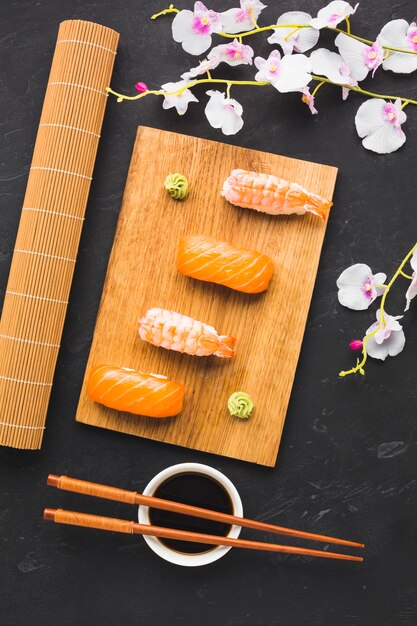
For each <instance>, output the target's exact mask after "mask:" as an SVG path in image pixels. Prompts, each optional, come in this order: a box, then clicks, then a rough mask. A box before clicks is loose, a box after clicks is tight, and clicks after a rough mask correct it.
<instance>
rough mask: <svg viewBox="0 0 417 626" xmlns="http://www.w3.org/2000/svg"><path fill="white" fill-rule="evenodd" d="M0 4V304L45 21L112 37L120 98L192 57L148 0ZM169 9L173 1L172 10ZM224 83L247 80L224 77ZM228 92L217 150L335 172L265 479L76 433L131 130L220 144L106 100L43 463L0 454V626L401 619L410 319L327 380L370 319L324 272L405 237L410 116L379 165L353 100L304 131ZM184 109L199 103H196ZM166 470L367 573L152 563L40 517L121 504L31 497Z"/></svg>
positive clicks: (266, 95)
mask: <svg viewBox="0 0 417 626" xmlns="http://www.w3.org/2000/svg"><path fill="white" fill-rule="evenodd" d="M0 4H1V6H0V10H1V25H2V29H1V33H0V130H1V153H0V154H1V159H0V181H1V197H0V296H1V299H2V297H3V295H4V290H5V287H6V281H7V275H8V270H9V265H10V260H11V256H12V250H13V245H14V240H15V236H16V230H17V225H18V220H19V215H20V209H21V206H22V200H23V195H24V190H25V184H26V178H27V174H28V169H29V166H30V161H31V156H32V150H33V144H34V140H35V133H36V129H37V124H38V120H39V115H40V110H41V106H42V102H43V96H44V92H45V85H46V81H47V77H48V72H49V68H50V63H51V57H52V52H53V46H54V42H55V39H56V33H57V29H58V24H59V22H61V21H62V20H64V19H68V18H82V19H89V20H94V21H98V22H101V23H103V24H106V25H108V26H111V27H114V28H115V29H116V30H119V31H120V33H121V43H120V52H119V54H118V56H117V61H116V68H115V73H114V77H113V86H114V87H115V88H119V89H120V90H132V86H133V84H134V83H135V82H136V81H137V80H143V81H145V82H146V83H148V85H149V86H152V87H157V86H159V85H160V84H162V83H164V82H166V81H168V80H174V79H176V78H177V77H178V76H179V74H180V73H182V71H184V69H186V68H187V67H189V66H190V65H194V64H195V63H194V61H195V59H194V58H191V57H188V56H187V55H186V54H185V53H184V52H183V51H182V49H181V47H180V46H179V45H177V44H175V43H174V42H173V41H172V39H171V37H170V23H171V18H170V17H166V18H162V19H161V20H159V21H158V22H152V21H150V20H149V15H150V14H152V13H153V12H154V11H156V10H159V9H160V8H163V4H164V3H163V2H161V3H160V2H156V1H146V2H143V1H139V0H136V1H135V2H134V1H133V0H96V1H93V0H91V1H88V0H83V1H81V0H74V1H72V2H65V1H64V0H40V1H38V2H33V1H32V0H30V1H29V0H28V1H24V0H17V1H16V0H15V1H13V0H1V2H0ZM230 4H231V5H232V6H233V4H234V3H230ZM236 4H237V3H236ZM321 4H322V3H320V2H318V1H312V0H304V2H303V3H301V2H300V3H298V4H297V3H295V2H293V1H291V2H290V1H285V2H279V3H278V2H270V5H276V8H274V6H270V8H269V9H268V10H267V11H265V17H262V23H264V24H266V23H270V22H271V21H273V20H275V19H276V17H277V16H276V13H277V12H278V13H281V12H284V11H285V10H292V9H295V8H300V9H304V10H310V11H311V12H312V13H314V12H315V11H316V10H317V8H319V6H320V5H321ZM224 5H225V3H223V6H224ZM278 5H279V6H278ZM181 6H183V7H189V6H191V2H189V0H187V1H185V0H184V1H183V2H182V4H181ZM210 6H212V7H213V8H220V6H221V3H220V2H218V1H217V2H215V1H214V0H213V2H212V3H211V5H210ZM414 12H415V3H414V2H411V0H409V1H403V2H398V3H397V4H396V5H394V6H393V5H392V4H391V3H390V2H388V0H366V1H365V2H363V3H362V6H361V7H360V9H359V11H358V14H357V16H356V17H355V18H354V20H353V22H354V32H356V33H360V34H363V35H364V36H370V37H371V38H372V37H373V36H374V35H375V34H376V33H377V32H378V31H379V29H380V27H381V26H382V25H383V24H384V23H385V22H387V21H388V20H389V19H392V18H393V17H404V18H406V19H407V20H408V21H412V19H413V18H414V17H415V16H414ZM361 24H362V26H361ZM253 44H254V46H255V48H256V51H257V52H259V51H260V50H261V49H262V46H264V48H265V50H266V49H267V46H266V45H264V44H263V43H262V40H261V37H260V36H258V38H257V40H256V41H255V40H253ZM241 73H242V74H247V75H249V74H251V71H250V69H249V70H245V69H243V70H242V72H240V71H237V70H234V71H233V75H240V74H241ZM369 82H370V81H369ZM382 85H383V86H382ZM372 87H373V88H374V89H375V90H378V89H379V90H381V91H383V93H390V92H392V93H402V94H404V95H408V96H414V98H415V97H416V96H417V88H416V83H415V77H414V78H410V77H406V78H400V77H395V76H392V75H391V74H382V73H381V74H380V75H379V76H378V77H376V78H375V80H374V83H373V84H372ZM234 95H235V97H237V99H238V100H239V101H241V102H242V104H243V106H244V109H245V126H244V129H243V130H242V131H241V133H240V134H238V135H237V136H236V137H233V138H231V139H230V141H231V142H233V143H237V144H239V145H244V146H248V147H251V148H259V149H262V150H269V151H272V152H280V153H282V154H285V155H288V156H295V157H301V158H306V159H313V160H317V161H321V162H323V163H329V164H332V165H337V166H338V167H339V168H340V174H339V179H338V184H337V191H336V196H335V209H334V211H333V214H332V219H331V221H330V224H329V228H328V233H327V237H326V241H325V246H324V251H323V256H322V262H321V266H320V271H319V275H318V280H317V284H316V289H315V293H314V298H313V303H312V306H311V310H310V315H309V321H308V325H307V330H306V335H305V340H304V344H303V349H302V353H301V358H300V363H299V367H298V372H297V376H296V381H295V385H294V389H293V394H292V399H291V403H290V408H289V414H288V416H287V421H286V426H285V431H284V437H283V441H282V444H281V450H280V456H279V461H278V465H277V467H276V468H275V469H274V470H269V469H263V468H260V467H256V466H252V465H249V464H245V463H241V462H236V461H231V460H227V459H224V458H220V457H212V456H210V455H206V454H198V453H195V452H192V451H188V450H185V449H180V448H175V447H171V446H167V445H161V444H157V443H153V442H150V441H145V440H141V439H136V438H130V437H127V436H124V435H118V434H116V433H113V432H106V431H103V430H97V429H93V428H89V427H85V426H82V425H80V424H76V423H75V421H74V414H75V409H76V405H77V400H78V393H79V389H80V386H81V381H82V377H83V370H84V367H85V363H86V360H87V355H88V349H89V345H90V342H91V338H92V333H93V329H94V322H95V317H96V313H97V308H98V304H99V300H100V294H101V289H102V285H103V281H104V276H105V272H106V264H107V260H108V255H109V252H110V248H111V244H112V238H113V234H114V229H115V226H116V221H117V215H118V211H119V207H120V202H121V196H122V192H123V187H124V183H125V178H126V173H127V168H128V163H129V159H130V152H131V148H132V145H133V139H134V135H135V130H136V127H137V125H138V124H147V125H149V126H155V127H159V128H165V129H170V130H176V131H179V132H185V133H189V134H195V135H198V136H201V137H207V138H210V139H218V140H224V137H222V136H221V135H220V134H219V133H218V132H217V131H214V130H213V129H211V128H210V127H209V126H208V124H207V123H206V121H205V118H204V116H203V111H202V107H201V106H200V105H191V106H190V110H189V113H188V114H187V115H186V116H184V117H182V118H179V117H178V116H177V114H176V112H175V111H169V112H164V111H163V110H162V108H161V102H160V101H159V100H158V99H156V98H153V99H152V98H147V99H146V100H143V101H142V102H141V103H140V104H139V103H131V104H129V103H123V104H121V105H118V104H117V103H116V101H115V100H114V99H110V101H109V103H108V104H109V106H108V109H107V113H106V118H105V123H104V128H103V133H102V140H101V144H100V148H99V155H98V159H97V164H96V169H95V174H94V181H93V185H92V191H91V196H90V201H89V208H88V212H87V219H86V222H85V227H84V232H83V236H82V241H81V246H80V253H79V262H78V264H77V268H76V272H75V278H74V283H73V289H72V293H71V300H70V305H69V310H68V317H67V320H66V325H65V333H64V337H63V347H62V349H61V352H60V357H59V362H58V367H57V371H56V377H55V385H54V388H53V392H52V401H51V405H50V411H49V419H48V428H47V430H46V434H45V439H44V445H43V449H42V451H41V452H33V453H31V452H21V451H15V450H11V449H0V481H1V505H0V520H1V522H0V528H1V534H0V542H1V549H0V622H1V623H2V624H5V625H7V626H9V625H13V626H15V625H19V626H20V625H23V624H27V623H29V624H33V625H34V626H38V625H39V626H49V624H58V625H59V626H67V625H71V626H72V625H75V624H76V625H78V624H80V625H84V624H100V625H103V626H107V625H110V624H141V625H142V624H144V625H148V624H159V625H162V626H165V625H171V624H181V625H190V626H195V625H197V624H198V625H199V626H205V625H216V626H217V625H223V624H224V625H228V626H237V625H241V624H242V625H243V624H245V625H248V626H261V625H262V626H264V625H269V624H271V625H272V624H274V625H278V624H279V625H280V626H298V625H304V624H309V625H315V626H316V625H322V624H325V625H327V624H328V625H331V626H333V625H336V624H337V625H338V626H339V625H349V626H350V625H352V626H357V625H360V626H406V625H407V626H412V625H415V624H416V623H417V607H416V591H417V582H416V565H415V563H416V557H417V550H416V524H415V518H416V513H417V507H416V469H417V463H416V453H417V448H416V408H415V405H416V398H417V393H416V368H415V354H416V346H417V325H416V314H415V307H414V310H413V309H412V310H411V312H410V313H409V314H408V315H407V320H406V322H405V325H406V335H407V345H406V348H405V350H404V352H403V353H402V354H401V355H400V356H398V357H396V358H395V359H389V360H388V361H387V362H386V363H385V364H383V365H382V364H380V363H378V362H375V361H370V362H369V365H368V374H367V376H366V378H365V379H361V380H360V379H359V378H350V379H344V380H342V379H340V378H338V377H337V372H338V371H339V370H340V369H341V368H346V367H349V366H350V364H351V362H352V360H353V359H352V357H353V355H352V353H350V352H349V350H348V348H347V343H348V341H349V340H350V339H351V338H353V337H359V336H361V335H362V333H363V330H364V329H366V328H367V326H368V325H369V323H370V321H371V319H372V317H373V315H374V313H373V312H371V311H368V312H363V313H353V312H349V311H347V310H345V309H342V308H341V307H339V305H338V304H337V298H336V292H335V280H336V278H337V276H338V275H339V273H340V271H341V270H342V269H344V267H346V266H347V265H349V264H350V263H351V262H357V261H363V262H366V263H368V264H370V265H371V267H372V268H374V269H375V270H376V271H380V270H385V271H386V272H387V273H391V272H392V271H393V270H394V269H395V267H396V264H397V262H398V261H399V260H400V259H401V258H402V256H403V255H404V254H405V252H406V251H407V250H408V249H409V248H410V247H411V245H412V244H413V242H414V241H415V240H416V233H417V228H416V212H415V185H416V183H415V149H414V146H415V143H414V142H415V140H416V136H417V122H416V112H415V111H413V110H411V107H410V110H409V111H408V113H409V120H408V122H407V125H406V127H405V131H406V133H407V134H408V141H407V143H406V145H405V147H404V148H403V149H402V150H401V151H400V152H398V153H396V154H393V155H390V156H386V157H379V156H376V155H373V154H372V153H369V152H366V151H365V150H363V149H362V148H361V146H360V142H359V140H358V138H357V136H356V133H355V130H354V123H353V117H354V114H355V112H356V110H357V107H358V105H359V102H360V97H359V96H356V95H354V94H352V95H351V96H350V98H349V99H348V101H347V102H346V103H345V104H342V102H341V101H340V94H339V93H338V90H335V89H334V88H332V87H329V88H327V89H323V91H322V92H321V93H320V97H319V99H318V100H319V101H318V105H319V108H320V115H318V116H316V117H315V118H311V117H309V115H308V111H307V110H306V108H305V107H304V106H303V105H301V104H300V103H299V102H298V97H297V96H295V95H289V96H280V95H279V94H277V93H274V92H272V90H264V91H262V92H260V91H259V92H258V91H256V92H255V90H252V91H251V90H250V89H248V90H245V89H242V88H239V89H236V90H235V92H234ZM200 96H201V100H202V101H204V100H205V96H204V92H203V90H202V91H201V92H200ZM226 140H227V139H226ZM294 280H302V276H294ZM397 295H398V301H397V302H398V303H395V301H396V299H397ZM401 296H402V294H401V293H399V290H397V291H396V292H395V293H394V295H393V302H392V304H388V307H387V308H388V312H391V313H396V312H399V311H401V305H402V300H401ZM277 321H278V323H279V311H277ZM272 339H273V338H272ZM277 375H279V364H277ZM182 461H201V462H206V463H209V464H212V465H214V466H215V467H217V468H218V469H220V470H222V471H224V472H225V473H226V474H227V475H228V476H229V477H230V478H231V479H232V481H233V482H234V483H235V484H236V486H237V488H238V489H239V491H240V493H241V495H242V499H243V502H244V508H245V512H246V514H247V515H248V516H257V517H260V518H263V519H265V520H270V521H273V522H276V523H281V524H287V525H292V526H295V527H302V528H306V529H309V530H312V531H316V532H323V533H328V534H331V533H334V534H341V535H343V536H346V537H352V538H361V539H363V540H364V541H365V542H366V543H367V550H366V563H365V564H364V565H363V566H357V565H355V564H346V563H332V562H326V561H322V562H321V561H319V560H308V559H302V558H294V557H287V558H281V557H279V556H277V555H271V554H261V553H258V554H257V553H244V552H238V551H235V552H231V553H229V554H228V555H227V556H226V557H225V558H224V559H222V560H221V561H219V562H218V563H216V564H214V565H212V566H209V567H206V568H203V569H199V570H197V571H196V570H193V571H191V570H185V569H179V568H177V567H175V566H173V565H169V564H167V563H165V562H163V561H161V560H159V559H158V557H156V556H155V555H154V554H153V553H151V552H150V551H149V550H148V548H147V547H146V546H145V544H144V542H143V541H142V540H141V539H140V538H137V539H136V538H135V539H133V538H129V537H128V536H122V535H111V534H104V533H100V532H98V531H90V530H83V529H78V528H70V527H64V526H55V525H53V524H51V523H46V522H43V521H42V519H41V517H42V510H43V507H44V506H47V505H48V506H52V507H54V506H56V507H58V506H62V507H66V508H73V509H81V510H84V511H90V512H98V513H100V512H101V513H104V514H109V515H114V516H117V515H118V516H120V517H126V518H131V517H132V516H134V515H135V511H134V510H132V509H129V507H126V506H123V505H118V504H114V503H106V502H101V501H93V500H88V499H85V498H83V497H81V496H76V495H71V494H67V493H63V492H57V491H55V490H51V489H47V488H46V486H45V480H46V476H47V474H48V472H54V473H67V474H69V475H72V476H76V477H80V478H86V479H90V480H96V481H99V482H103V483H109V484H115V485H118V486H122V487H126V488H136V489H139V490H140V489H142V488H143V487H144V485H145V484H146V483H147V481H148V480H149V479H150V478H151V477H152V476H153V475H154V474H155V473H156V472H157V471H159V470H160V469H162V468H163V467H166V466H168V465H170V464H172V463H177V462H182ZM245 535H246V536H251V535H250V533H245Z"/></svg>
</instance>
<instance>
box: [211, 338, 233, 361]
mask: <svg viewBox="0 0 417 626" xmlns="http://www.w3.org/2000/svg"><path fill="white" fill-rule="evenodd" d="M235 343H236V337H230V336H229V335H220V336H219V345H218V348H217V350H216V352H215V353H214V355H215V356H220V357H222V358H223V359H232V358H233V357H234V356H235V351H234V349H233V348H234V345H235Z"/></svg>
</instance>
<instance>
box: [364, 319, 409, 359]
mask: <svg viewBox="0 0 417 626" xmlns="http://www.w3.org/2000/svg"><path fill="white" fill-rule="evenodd" d="M401 318H402V315H396V316H393V315H388V313H385V311H384V317H383V324H382V325H381V328H380V329H379V330H378V331H377V332H376V333H375V335H373V336H372V337H370V338H369V339H368V341H367V342H366V351H367V353H368V355H369V356H370V357H372V358H373V359H381V360H382V361H385V359H386V358H387V356H397V354H399V353H400V352H402V350H403V348H404V345H405V335H404V331H403V329H402V326H401V324H400V323H399V322H398V320H400V319H401ZM376 319H377V321H376V322H374V323H373V324H372V326H370V327H369V328H368V330H367V331H366V334H367V335H369V334H370V333H371V332H373V331H374V330H375V329H376V328H377V327H378V326H379V323H380V320H381V311H380V309H378V311H377V312H376Z"/></svg>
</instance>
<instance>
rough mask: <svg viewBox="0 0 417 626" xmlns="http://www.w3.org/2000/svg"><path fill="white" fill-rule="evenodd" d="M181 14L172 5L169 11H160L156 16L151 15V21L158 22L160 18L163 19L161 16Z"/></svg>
mask: <svg viewBox="0 0 417 626" xmlns="http://www.w3.org/2000/svg"><path fill="white" fill-rule="evenodd" d="M179 12H180V10H179V9H176V8H175V7H174V5H173V4H170V5H169V7H168V8H167V9H164V10H163V11H159V13H154V15H151V20H156V19H157V18H158V17H161V15H167V14H168V13H179Z"/></svg>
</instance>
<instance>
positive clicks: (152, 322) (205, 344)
mask: <svg viewBox="0 0 417 626" xmlns="http://www.w3.org/2000/svg"><path fill="white" fill-rule="evenodd" d="M139 337H140V338H141V339H143V341H147V342H148V343H151V344H153V345H154V346H157V347H161V348H166V349H167V350H175V351H177V352H183V353H184V352H185V353H186V354H191V355H196V356H210V355H212V354H214V355H215V356H219V357H222V358H224V359H230V358H232V357H234V356H235V353H234V350H233V346H234V344H235V342H236V339H235V338H234V337H229V336H227V335H219V334H218V332H217V331H216V330H215V328H213V326H209V325H208V324H204V322H198V321H197V320H194V319H193V318H192V317H187V316H186V315H181V314H180V313H174V312H173V311H168V310H166V309H158V308H153V309H149V311H147V312H146V313H145V315H144V317H142V318H141V319H140V320H139Z"/></svg>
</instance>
